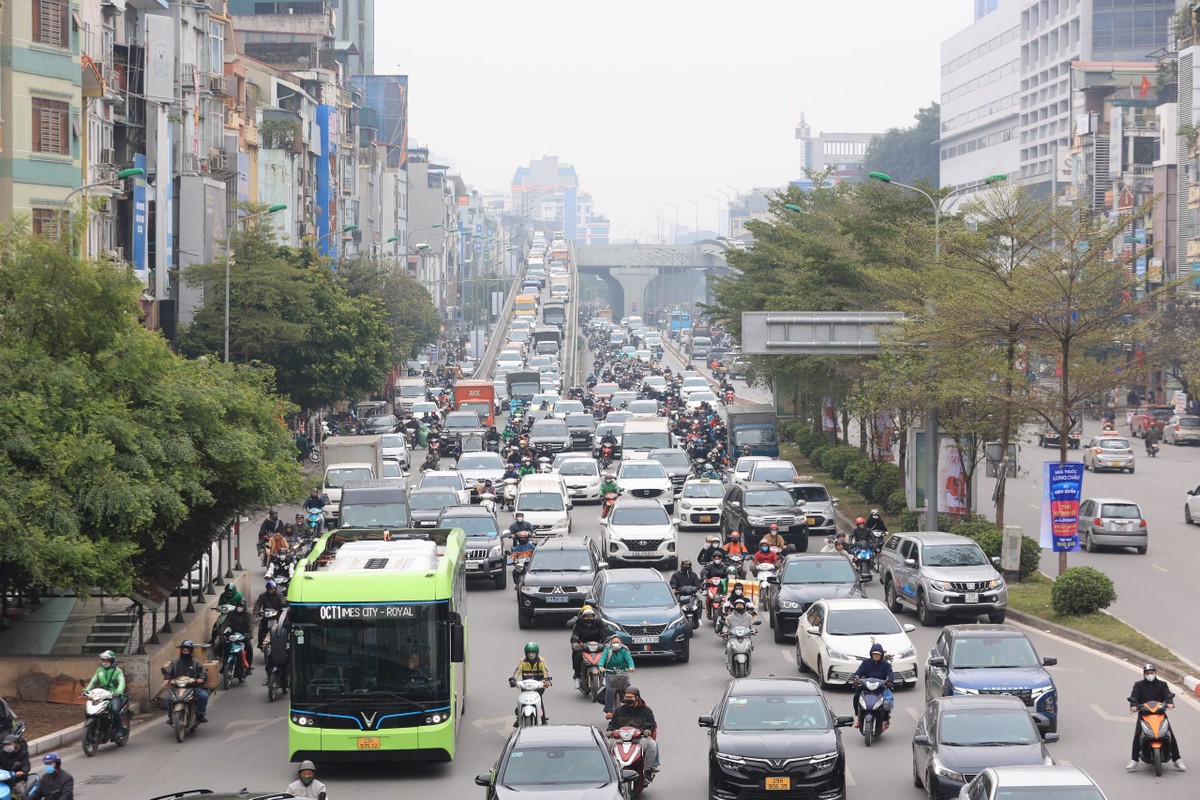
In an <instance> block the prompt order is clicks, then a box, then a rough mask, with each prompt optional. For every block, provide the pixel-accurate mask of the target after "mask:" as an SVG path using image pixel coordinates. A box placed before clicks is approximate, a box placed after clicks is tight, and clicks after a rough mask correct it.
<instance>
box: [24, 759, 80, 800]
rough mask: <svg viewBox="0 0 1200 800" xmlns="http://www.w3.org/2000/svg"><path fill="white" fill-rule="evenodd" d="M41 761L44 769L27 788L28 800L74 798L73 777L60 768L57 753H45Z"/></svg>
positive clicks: (60, 762)
mask: <svg viewBox="0 0 1200 800" xmlns="http://www.w3.org/2000/svg"><path fill="white" fill-rule="evenodd" d="M42 763H43V764H45V765H46V771H45V772H44V773H43V774H42V778H41V780H39V781H38V782H37V785H36V786H34V787H33V788H32V789H30V790H29V794H28V797H29V800H75V779H74V778H72V777H71V773H69V772H67V771H66V770H65V769H63V768H62V759H61V758H59V755H58V753H54V752H50V753H46V755H44V756H42Z"/></svg>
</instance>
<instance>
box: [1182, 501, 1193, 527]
mask: <svg viewBox="0 0 1200 800" xmlns="http://www.w3.org/2000/svg"><path fill="white" fill-rule="evenodd" d="M1183 521H1184V523H1185V524H1187V525H1194V524H1196V521H1195V520H1194V519H1192V507H1191V506H1189V505H1188V504H1187V503H1184V504H1183Z"/></svg>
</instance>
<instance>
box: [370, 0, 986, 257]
mask: <svg viewBox="0 0 1200 800" xmlns="http://www.w3.org/2000/svg"><path fill="white" fill-rule="evenodd" d="M375 8H376V12H375V13H376V29H375V30H376V53H375V71H376V72H378V73H392V72H397V73H401V74H407V75H408V76H409V130H410V132H411V135H412V138H413V139H414V140H415V141H416V142H418V143H419V144H421V145H424V146H429V147H430V148H432V150H433V151H434V152H435V153H436V154H437V155H438V156H439V157H441V158H442V159H445V160H447V161H449V162H450V163H452V164H454V165H455V166H456V167H457V168H458V171H459V173H460V174H461V175H462V177H463V179H464V180H465V181H466V182H467V183H468V184H470V185H472V186H474V187H475V188H477V189H480V190H481V191H490V190H504V189H507V188H508V187H509V186H510V185H511V181H512V176H513V172H514V171H515V170H516V168H517V167H518V166H520V165H523V164H527V163H528V162H529V160H530V159H531V158H540V157H541V156H543V155H557V156H558V157H559V158H560V159H561V160H562V161H563V162H566V163H570V164H573V165H574V166H575V169H576V171H577V172H578V173H579V177H580V182H581V185H582V188H583V189H584V190H586V191H589V192H591V194H592V196H593V198H594V199H595V202H596V207H597V210H598V211H600V212H601V213H605V214H607V215H608V216H609V218H610V219H611V220H612V224H613V234H614V236H615V235H616V234H617V233H618V226H619V227H620V231H619V232H620V235H621V236H622V237H631V236H637V235H639V234H638V229H640V231H641V234H640V235H641V236H642V238H643V239H645V238H653V237H654V236H655V235H656V234H657V229H658V223H657V222H656V220H655V217H654V215H653V213H652V210H651V209H653V208H654V207H656V206H657V207H662V208H664V209H665V210H664V216H665V217H666V222H667V225H668V227H669V226H670V225H671V224H672V223H673V222H674V220H675V210H674V209H673V208H671V207H670V206H669V205H668V204H669V203H674V204H676V205H678V206H679V222H680V226H681V228H682V227H684V226H686V227H687V228H691V227H694V225H695V218H696V211H695V207H694V206H693V205H692V203H691V202H689V200H698V201H699V203H700V228H701V229H702V230H705V229H707V230H711V229H712V228H713V227H714V226H715V224H716V214H717V207H716V202H715V201H714V200H713V199H712V198H711V197H710V195H715V194H717V193H718V192H726V193H732V192H733V189H732V188H730V187H736V188H738V189H741V190H746V189H749V188H750V187H754V186H779V185H782V184H785V183H786V182H787V181H788V180H790V179H792V178H796V177H799V176H800V168H799V166H798V158H799V146H798V143H797V142H796V140H795V138H794V128H795V125H796V123H797V122H798V121H799V118H800V111H801V110H803V111H804V113H805V116H806V118H807V120H808V123H809V125H810V126H812V129H813V133H814V134H815V133H817V132H819V131H821V130H827V131H883V130H886V129H887V128H889V127H895V126H905V125H909V124H911V123H912V117H913V114H914V113H915V112H916V110H917V109H918V108H919V107H920V106H924V105H928V104H929V102H930V101H932V100H935V99H936V98H937V96H938V93H939V89H938V80H939V52H940V44H941V41H942V40H943V39H945V38H947V37H948V36H950V35H951V34H953V33H955V32H957V31H959V30H961V29H962V28H964V27H966V26H967V25H968V24H970V22H971V19H972V9H973V3H972V2H971V0H886V1H885V0H740V1H739V2H730V0H726V1H725V2H716V0H691V1H690V2H677V1H676V0H641V2H630V0H610V2H604V3H598V2H592V3H577V2H574V3H573V2H568V1H567V0H556V1H554V2H551V1H550V0H510V2H496V0H458V1H457V2H454V3H441V2H436V1H435V2H409V1H406V0H376V4H375ZM720 203H721V207H722V213H724V212H723V209H724V207H725V205H726V199H725V198H723V197H722V198H721V200H720ZM668 235H669V230H668Z"/></svg>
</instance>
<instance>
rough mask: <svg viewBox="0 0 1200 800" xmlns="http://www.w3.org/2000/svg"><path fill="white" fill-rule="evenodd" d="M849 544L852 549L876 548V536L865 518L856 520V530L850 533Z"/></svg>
mask: <svg viewBox="0 0 1200 800" xmlns="http://www.w3.org/2000/svg"><path fill="white" fill-rule="evenodd" d="M848 544H849V545H850V546H851V547H874V546H875V534H873V533H871V529H870V528H868V527H867V520H866V519H865V518H864V517H859V518H858V519H856V520H854V530H852V531H850V536H849V542H848Z"/></svg>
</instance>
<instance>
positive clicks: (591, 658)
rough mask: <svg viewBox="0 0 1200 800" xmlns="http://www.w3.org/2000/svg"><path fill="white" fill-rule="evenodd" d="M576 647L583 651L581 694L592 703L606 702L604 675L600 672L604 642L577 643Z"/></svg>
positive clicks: (580, 670)
mask: <svg viewBox="0 0 1200 800" xmlns="http://www.w3.org/2000/svg"><path fill="white" fill-rule="evenodd" d="M574 646H575V647H577V648H579V649H580V650H581V651H583V663H582V664H580V666H579V693H580V694H582V695H583V696H584V697H590V698H591V699H592V702H598V703H603V702H604V675H603V673H602V672H601V670H600V656H602V655H603V654H604V642H577V643H576V644H575V645H574Z"/></svg>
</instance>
